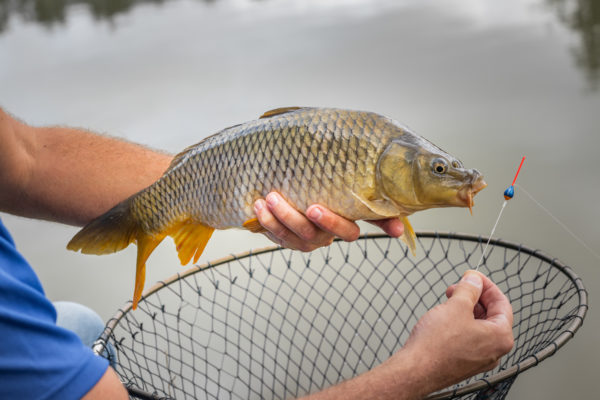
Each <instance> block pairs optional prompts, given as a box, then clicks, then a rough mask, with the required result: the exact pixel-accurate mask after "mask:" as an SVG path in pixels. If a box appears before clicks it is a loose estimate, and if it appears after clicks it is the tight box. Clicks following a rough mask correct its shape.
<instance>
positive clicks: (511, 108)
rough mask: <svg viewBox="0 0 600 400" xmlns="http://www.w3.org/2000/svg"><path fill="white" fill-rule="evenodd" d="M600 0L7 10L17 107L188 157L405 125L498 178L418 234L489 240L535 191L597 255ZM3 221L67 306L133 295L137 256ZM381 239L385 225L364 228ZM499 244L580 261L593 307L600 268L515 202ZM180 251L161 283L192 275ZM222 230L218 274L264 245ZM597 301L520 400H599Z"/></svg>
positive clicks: (38, 5)
mask: <svg viewBox="0 0 600 400" xmlns="http://www.w3.org/2000/svg"><path fill="white" fill-rule="evenodd" d="M599 75H600V3H599V2H596V1H592V0H588V1H584V0H581V1H564V0H545V1H544V0H535V1H534V0H528V1H524V0H520V1H517V0H510V1H508V0H507V1H503V2H498V1H492V0H489V1H481V0H469V1H466V0H452V1H450V0H447V1H443V2H434V1H423V0H421V1H418V0H405V1H397V0H396V1H394V0H389V1H385V0H371V1H367V0H362V1H361V0H353V1H341V0H336V1H318V0H312V1H299V0H298V1H291V0H287V1H284V0H280V1H276V0H270V1H269V0H264V1H248V0H230V1H225V0H222V1H191V0H187V1H186V0H172V1H141V0H140V1H132V0H127V1H84V0H62V1H58V0H56V1H11V0H0V93H1V95H0V105H2V106H3V107H5V108H6V109H7V110H8V111H10V112H11V113H13V114H15V115H17V116H19V117H20V118H22V119H24V120H25V121H27V122H29V123H33V124H40V125H42V124H66V125H71V126H80V127H85V128H89V129H91V130H94V131H97V132H103V133H108V134H111V135H114V136H119V137H123V138H127V139H129V140H132V141H136V142H140V143H144V144H146V145H148V146H152V147H154V148H158V149H163V150H167V151H171V152H177V151H179V150H180V149H182V148H183V147H185V146H187V145H189V144H192V143H195V142H197V141H199V140H201V139H202V138H203V137H205V136H208V135H210V134H212V133H214V132H215V131H217V130H219V129H221V128H223V127H226V126H230V125H233V124H235V123H239V122H243V121H247V120H251V119H254V118H256V117H257V116H259V115H260V114H261V113H262V112H264V111H266V110H268V109H271V108H275V107H281V106H288V105H315V106H335V107H344V108H353V109H364V110H371V111H377V112H379V113H382V114H386V115H388V116H390V117H393V118H395V119H397V120H399V121H401V122H403V123H404V124H406V125H408V126H409V127H411V128H412V129H413V130H414V131H415V132H417V133H419V134H421V135H423V136H425V137H427V138H429V139H430V140H432V141H433V142H434V143H436V144H438V145H439V146H440V147H442V148H444V149H446V150H447V151H448V152H450V153H452V154H454V155H456V156H457V157H459V158H460V159H462V161H463V162H464V163H465V164H466V165H467V166H471V167H476V168H478V169H479V170H481V171H482V172H483V173H484V175H485V176H486V180H487V181H488V183H489V187H488V188H487V189H486V190H484V191H483V192H482V193H481V194H480V195H478V197H477V201H476V203H477V205H476V207H475V209H474V216H473V217H471V216H469V214H468V211H465V210H463V209H460V210H458V209H456V210H455V209H448V210H433V211H427V212H424V213H421V214H418V215H415V216H413V217H412V222H413V226H414V227H415V228H416V229H417V230H444V231H460V232H467V233H473V234H482V235H488V234H489V230H490V229H491V226H492V224H493V223H494V220H495V218H496V216H497V213H498V211H499V207H500V205H501V203H502V197H501V193H502V191H503V190H504V188H505V187H506V186H507V185H508V184H509V183H510V180H511V179H512V177H513V175H514V172H515V169H516V167H517V165H518V162H519V161H520V158H521V156H522V155H526V156H527V161H526V163H525V165H524V167H523V171H522V173H521V176H520V178H519V182H520V184H521V185H523V186H524V187H525V188H526V189H527V190H528V191H529V192H530V193H532V194H533V195H534V196H535V197H536V198H537V199H538V200H539V201H541V202H542V203H543V204H544V205H545V206H546V207H547V208H548V209H550V210H551V211H552V212H553V213H554V214H555V215H556V216H557V217H558V218H559V219H561V220H562V221H563V222H565V223H566V224H567V225H568V226H569V227H570V228H571V229H572V230H573V231H575V232H576V233H577V234H578V235H579V236H581V237H582V238H583V239H584V240H585V241H586V242H587V243H588V245H590V246H591V247H593V248H594V249H597V250H596V251H597V252H598V249H600V235H599V231H600V230H599V229H598V224H597V221H598V220H599V219H600V211H599V210H598V206H597V199H598V198H600V179H599V177H598V171H599V170H600V169H599V161H598V149H599V148H600V135H599V133H600V132H599V126H600V91H599V90H598V89H599V80H600V76H599ZM2 218H3V220H4V222H5V224H6V225H7V226H8V228H9V229H10V230H11V231H12V233H13V234H14V237H15V240H16V242H17V245H18V247H19V248H20V249H21V251H22V252H23V253H24V254H25V255H26V257H27V258H28V259H29V261H30V262H31V263H32V264H33V265H34V267H35V268H36V270H37V272H38V274H39V275H40V277H41V279H42V281H43V284H44V286H45V289H46V291H47V293H48V295H49V297H50V298H52V299H54V300H73V301H78V302H81V303H84V304H87V305H89V306H91V307H92V308H95V309H96V310H98V311H99V312H100V314H101V315H102V316H103V317H104V318H109V317H110V316H111V315H113V314H114V312H115V310H116V309H117V308H118V307H120V306H121V305H122V304H124V303H125V302H126V301H127V300H129V299H130V297H131V294H132V290H133V276H134V260H135V249H134V248H130V249H128V250H127V251H124V252H121V253H119V254H116V255H112V256H104V257H91V256H83V255H80V254H74V253H71V252H67V251H66V250H65V245H66V243H67V242H68V240H69V239H70V237H71V236H72V235H73V234H74V233H75V232H76V228H73V227H68V226H61V225H58V224H51V223H46V222H38V221H32V220H26V219H21V218H16V217H11V216H7V215H2ZM365 229H370V228H368V227H366V226H365ZM496 236H497V237H502V238H505V239H508V240H511V241H516V242H522V243H524V244H526V245H527V246H529V247H534V248H539V249H541V250H543V251H545V252H546V253H549V254H551V255H552V256H554V257H557V258H559V259H560V260H562V261H563V262H565V263H567V264H569V265H571V266H573V267H574V269H575V271H576V272H577V273H578V274H579V275H580V276H581V277H582V278H583V280H584V282H585V284H586V286H587V288H588V290H589V292H590V297H591V300H592V302H594V301H595V299H596V297H597V296H599V295H600V278H599V272H600V266H599V265H598V264H600V261H599V260H597V259H595V258H594V257H593V256H591V255H590V254H589V253H588V252H587V251H586V250H585V249H584V248H583V247H582V246H581V245H579V244H578V243H577V242H576V241H574V240H573V239H572V238H571V237H570V236H568V234H567V233H565V232H564V231H563V230H561V229H560V228H559V227H558V225H556V224H555V223H554V222H553V221H552V220H551V219H550V218H549V217H548V216H547V215H545V214H544V212H543V211H541V210H540V209H539V208H538V207H536V206H535V205H534V204H533V203H532V202H531V201H530V200H529V199H528V198H527V197H526V196H524V195H520V194H519V192H518V190H517V193H516V196H515V199H514V200H512V201H511V203H509V205H508V207H507V209H506V210H505V212H504V216H503V218H502V220H501V221H500V224H499V227H498V229H497V232H496ZM166 242H167V241H165V243H164V244H163V245H161V246H160V247H159V249H158V250H157V251H156V252H155V253H154V254H153V256H152V257H151V258H150V261H149V264H148V277H147V286H146V287H149V286H150V284H151V283H152V282H155V281H158V280H160V279H164V278H165V277H168V276H170V275H172V274H174V273H176V272H178V271H181V270H182V267H180V266H178V262H177V257H176V254H175V250H174V249H173V246H172V244H171V243H166ZM268 243H269V242H267V241H266V239H263V238H262V237H261V236H257V235H251V234H249V233H246V232H217V233H216V234H215V235H214V236H213V239H212V240H211V242H210V243H209V245H208V247H207V249H206V251H205V254H204V255H203V256H202V258H201V262H204V261H209V260H212V259H215V258H220V257H222V256H223V255H226V254H229V253H235V252H240V251H245V250H248V249H249V248H256V247H260V246H264V245H267V244H268ZM599 330H600V316H599V314H598V313H597V312H596V310H595V308H594V307H593V306H592V308H591V310H590V312H589V314H588V317H587V319H586V322H585V325H584V327H583V328H582V330H581V331H579V333H578V334H577V336H576V337H575V339H574V340H573V341H572V342H571V343H569V344H568V345H567V346H566V347H565V348H563V349H562V350H561V351H559V352H558V354H557V355H555V356H554V357H552V358H551V359H549V360H547V361H545V362H544V363H543V364H541V365H540V366H538V367H536V368H534V369H533V370H531V371H530V372H527V373H525V374H524V375H523V376H522V377H521V378H520V379H519V380H517V382H516V384H515V386H514V388H513V389H512V391H511V395H510V396H509V398H512V399H518V398H529V399H547V398H551V399H562V398H590V397H593V395H592V393H596V389H595V387H596V382H595V381H596V380H597V378H598V372H597V371H598V369H599V368H600V366H599V365H598V364H599V360H600V346H598V342H597V337H598V334H597V332H598V331H599Z"/></svg>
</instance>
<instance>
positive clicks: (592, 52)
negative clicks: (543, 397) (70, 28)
mask: <svg viewBox="0 0 600 400" xmlns="http://www.w3.org/2000/svg"><path fill="white" fill-rule="evenodd" d="M168 1H169V0H0V34H1V33H2V32H3V31H4V30H5V29H6V28H7V26H8V22H9V19H10V17H11V16H12V15H19V16H20V17H22V18H23V19H24V20H26V21H35V22H38V23H40V24H42V25H45V26H48V27H50V26H52V25H54V24H61V23H65V19H66V14H67V8H68V7H70V6H75V5H79V6H87V7H88V9H89V10H90V12H91V14H92V15H93V16H94V18H96V19H98V20H101V19H107V20H111V19H112V18H113V17H114V16H115V15H117V14H120V13H124V12H127V11H129V10H131V9H132V8H133V7H135V6H137V5H139V4H163V3H166V2H168ZM199 1H203V2H205V3H211V2H214V1H216V0H199ZM544 1H545V2H546V4H547V5H548V6H549V8H550V9H551V10H552V11H554V12H556V14H557V18H558V20H559V21H560V22H561V23H563V24H564V25H565V26H566V27H567V28H568V29H570V30H571V31H573V32H574V33H575V34H576V35H577V37H578V43H577V44H576V45H574V46H573V47H572V49H571V52H572V54H573V58H574V59H575V63H576V65H577V66H578V67H579V68H580V69H581V70H582V71H583V72H584V74H585V75H586V77H587V79H588V82H589V84H590V87H591V88H592V89H598V87H599V86H600V1H598V0H544Z"/></svg>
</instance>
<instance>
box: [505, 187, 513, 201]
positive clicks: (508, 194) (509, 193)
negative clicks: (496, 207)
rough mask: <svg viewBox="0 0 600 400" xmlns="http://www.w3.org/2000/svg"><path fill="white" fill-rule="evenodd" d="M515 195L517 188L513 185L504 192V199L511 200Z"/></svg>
mask: <svg viewBox="0 0 600 400" xmlns="http://www.w3.org/2000/svg"><path fill="white" fill-rule="evenodd" d="M514 195H515V188H514V187H513V186H512V185H511V186H510V187H508V188H507V189H506V190H505V191H504V199H505V200H510V199H512V198H513V196H514Z"/></svg>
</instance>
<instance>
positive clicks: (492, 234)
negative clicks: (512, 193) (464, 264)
mask: <svg viewBox="0 0 600 400" xmlns="http://www.w3.org/2000/svg"><path fill="white" fill-rule="evenodd" d="M507 204H508V200H504V203H502V208H501V209H500V213H499V214H498V218H497V219H496V223H495V224H494V227H493V228H492V233H490V236H489V237H488V240H487V243H486V244H485V247H484V249H483V251H482V252H481V257H480V258H479V262H478V263H477V268H475V271H478V270H479V266H480V265H481V261H482V260H483V256H484V254H485V251H486V250H487V248H488V245H489V244H490V240H492V236H494V232H495V231H496V227H497V226H498V221H500V217H501V216H502V211H504V207H506V205H507ZM488 256H489V254H488Z"/></svg>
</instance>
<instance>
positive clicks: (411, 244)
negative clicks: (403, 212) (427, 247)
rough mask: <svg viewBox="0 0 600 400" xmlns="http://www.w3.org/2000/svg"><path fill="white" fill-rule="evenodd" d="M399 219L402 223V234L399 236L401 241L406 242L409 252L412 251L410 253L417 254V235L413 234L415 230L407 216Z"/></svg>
mask: <svg viewBox="0 0 600 400" xmlns="http://www.w3.org/2000/svg"><path fill="white" fill-rule="evenodd" d="M400 220H401V221H402V224H403V225H404V233H403V234H402V236H400V239H402V241H403V242H404V243H406V245H407V246H408V248H409V249H410V252H411V253H412V255H413V256H416V255H417V242H416V239H417V235H415V230H414V229H413V227H412V225H411V224H410V221H409V220H408V217H402V218H401V219H400Z"/></svg>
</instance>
